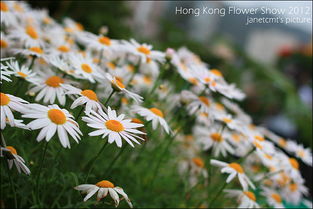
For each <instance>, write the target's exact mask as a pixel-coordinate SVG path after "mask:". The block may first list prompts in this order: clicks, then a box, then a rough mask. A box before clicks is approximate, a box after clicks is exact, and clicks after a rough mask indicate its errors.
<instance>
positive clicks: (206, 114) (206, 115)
mask: <svg viewBox="0 0 313 209" xmlns="http://www.w3.org/2000/svg"><path fill="white" fill-rule="evenodd" d="M200 116H203V117H209V114H208V113H206V112H201V113H200Z"/></svg>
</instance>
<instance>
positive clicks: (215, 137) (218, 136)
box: [210, 133, 223, 142]
mask: <svg viewBox="0 0 313 209" xmlns="http://www.w3.org/2000/svg"><path fill="white" fill-rule="evenodd" d="M210 136H211V139H213V140H214V141H216V142H222V141H223V137H222V136H221V134H219V133H213V134H211V135H210Z"/></svg>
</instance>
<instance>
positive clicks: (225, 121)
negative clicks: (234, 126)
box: [223, 118, 232, 123]
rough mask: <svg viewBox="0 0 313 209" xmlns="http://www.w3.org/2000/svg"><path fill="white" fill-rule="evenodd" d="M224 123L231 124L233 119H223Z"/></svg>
mask: <svg viewBox="0 0 313 209" xmlns="http://www.w3.org/2000/svg"><path fill="white" fill-rule="evenodd" d="M223 121H224V123H230V122H232V119H230V118H223Z"/></svg>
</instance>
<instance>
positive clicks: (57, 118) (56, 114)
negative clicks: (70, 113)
mask: <svg viewBox="0 0 313 209" xmlns="http://www.w3.org/2000/svg"><path fill="white" fill-rule="evenodd" d="M48 117H49V119H50V120H51V121H52V122H53V123H55V124H57V125H62V124H64V123H66V116H65V114H64V112H62V111H61V110H59V109H51V110H49V111H48Z"/></svg>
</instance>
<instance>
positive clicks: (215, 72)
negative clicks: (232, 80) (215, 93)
mask: <svg viewBox="0 0 313 209" xmlns="http://www.w3.org/2000/svg"><path fill="white" fill-rule="evenodd" d="M210 72H211V73H213V74H214V75H216V76H219V77H221V76H223V74H222V73H221V71H219V70H217V69H212V70H211V71H210Z"/></svg>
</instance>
